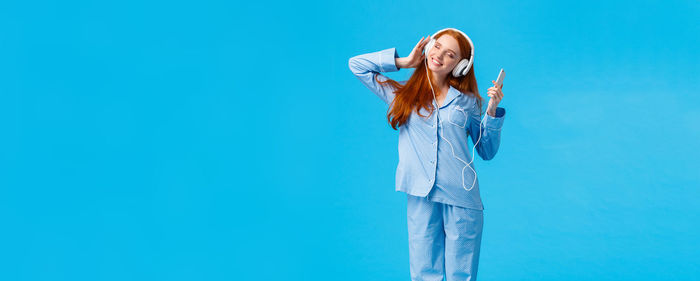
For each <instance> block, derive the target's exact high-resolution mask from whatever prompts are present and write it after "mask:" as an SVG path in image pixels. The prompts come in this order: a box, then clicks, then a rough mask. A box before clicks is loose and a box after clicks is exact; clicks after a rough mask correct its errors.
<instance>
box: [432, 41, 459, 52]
mask: <svg viewBox="0 0 700 281" xmlns="http://www.w3.org/2000/svg"><path fill="white" fill-rule="evenodd" d="M435 43H438V44H440V42H437V41H435ZM440 46H442V44H440ZM447 50H448V51H450V52H452V53H454V54H455V55H456V54H457V52H455V51H453V50H452V49H450V48H447Z"/></svg>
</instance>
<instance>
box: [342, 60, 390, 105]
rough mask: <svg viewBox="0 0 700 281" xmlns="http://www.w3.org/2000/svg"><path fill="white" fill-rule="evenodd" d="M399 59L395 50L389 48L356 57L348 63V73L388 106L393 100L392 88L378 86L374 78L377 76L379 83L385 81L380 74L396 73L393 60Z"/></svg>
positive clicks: (384, 85)
mask: <svg viewBox="0 0 700 281" xmlns="http://www.w3.org/2000/svg"><path fill="white" fill-rule="evenodd" d="M397 57H399V55H398V54H397V52H396V48H389V49H385V50H382V51H378V52H373V53H367V54H362V55H357V56H354V57H352V58H350V60H349V61H348V66H349V67H350V71H352V73H353V74H354V75H355V77H357V79H359V80H360V82H362V84H364V85H365V86H366V87H367V88H369V89H370V90H371V91H372V92H373V93H374V94H376V95H377V96H378V97H379V98H381V99H382V100H383V101H384V102H385V103H387V104H389V103H391V101H392V100H393V99H394V88H393V87H392V86H391V85H389V84H383V85H382V84H379V82H377V81H376V80H375V78H374V76H375V75H378V76H379V77H378V79H379V80H380V81H382V82H383V81H386V80H387V79H389V78H387V77H386V76H384V75H382V74H381V73H380V72H392V71H398V70H399V68H398V67H396V61H395V59H396V58H397Z"/></svg>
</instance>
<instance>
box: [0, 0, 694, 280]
mask: <svg viewBox="0 0 700 281" xmlns="http://www.w3.org/2000/svg"><path fill="white" fill-rule="evenodd" d="M485 2H487V1H483V2H477V1H468V2H467V1H461V2H448V1H381V0H372V1H369V0H361V1H317V2H311V1H309V2H297V1H280V2H265V1H248V2H237V1H233V2H231V1H206V2H204V1H149V2H142V1H71V2H66V1H38V2H37V1H11V2H3V3H2V4H0V36H1V38H2V39H1V40H0V131H1V132H2V133H1V135H0V159H1V160H0V222H2V225H3V227H2V231H1V232H0V238H1V240H0V241H1V242H0V279H2V280H408V279H409V271H408V270H409V268H408V242H407V232H406V231H407V230H406V209H405V208H406V202H405V201H406V196H405V194H403V193H399V192H396V191H394V172H395V168H396V164H397V162H398V158H397V157H398V155H397V137H398V135H397V132H396V131H394V130H392V129H391V128H390V126H389V125H388V123H387V122H386V116H385V114H386V112H385V106H384V104H383V103H382V102H381V100H380V99H379V98H377V97H376V96H374V95H373V94H372V93H371V92H370V91H369V90H368V89H366V88H365V87H364V86H363V85H362V84H361V83H360V82H359V81H358V80H357V79H356V78H355V77H354V76H353V75H352V73H351V72H350V70H349V69H348V64H347V62H348V59H349V58H350V57H352V56H355V55H358V54H362V53H368V52H374V51H379V50H382V49H386V48H390V47H396V48H397V50H398V53H399V55H401V56H406V55H408V53H409V52H410V50H411V49H412V48H413V46H415V44H416V43H417V42H418V40H419V39H420V37H422V36H426V35H430V34H432V33H433V32H435V31H437V30H438V29H441V28H444V27H456V28H459V29H461V30H463V31H465V32H466V33H467V34H469V35H470V37H471V38H472V39H473V40H474V43H475V44H476V61H475V69H476V74H477V80H478V82H479V86H480V90H481V94H482V95H484V96H486V94H485V91H486V89H487V88H488V87H489V86H490V85H491V83H490V81H491V80H493V79H495V78H496V75H497V74H498V70H499V69H500V68H504V69H505V70H506V72H507V77H506V79H505V82H504V89H503V90H504V94H505V96H504V99H503V101H502V102H501V106H503V107H505V108H506V109H507V111H508V113H507V115H506V120H505V123H504V128H503V132H502V143H501V147H500V150H499V152H498V154H497V155H496V158H495V159H493V160H491V161H483V160H481V159H478V158H477V160H476V165H477V167H478V168H477V169H478V172H479V177H480V183H481V192H482V193H481V195H482V199H483V202H484V206H485V213H484V216H485V225H484V236H483V243H482V255H481V260H480V267H479V280H690V279H696V278H698V276H700V269H699V267H698V264H700V257H699V255H698V252H700V245H699V243H698V241H697V237H698V235H699V234H700V226H699V225H698V221H699V220H700V218H699V217H698V214H699V213H700V204H698V199H699V198H700V191H699V190H698V188H699V187H700V166H699V165H698V160H697V159H698V157H699V156H700V150H699V149H698V148H699V147H698V140H700V126H698V122H700V111H699V110H698V106H700V85H699V82H698V80H699V79H698V77H699V76H698V73H700V69H699V65H700V55H699V52H698V49H697V48H698V43H700V42H699V41H700V40H699V36H698V34H700V21H699V20H698V18H700V4H699V3H698V2H697V1H663V3H662V1H580V2H571V1H538V2H535V1H498V2H494V1H488V2H489V3H490V4H486V3H485ZM410 74H411V71H410V70H401V71H400V72H397V73H390V74H388V75H389V76H390V77H392V78H394V79H397V80H399V79H407V78H408V77H409V75H410Z"/></svg>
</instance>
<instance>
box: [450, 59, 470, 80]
mask: <svg viewBox="0 0 700 281" xmlns="http://www.w3.org/2000/svg"><path fill="white" fill-rule="evenodd" d="M468 65H469V60H467V59H462V60H461V61H459V63H457V66H455V68H454V69H452V76H454V77H460V76H463V75H464V74H466V71H465V70H467V69H466V68H467V66H468Z"/></svg>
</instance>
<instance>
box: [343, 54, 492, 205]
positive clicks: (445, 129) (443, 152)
mask: <svg viewBox="0 0 700 281" xmlns="http://www.w3.org/2000/svg"><path fill="white" fill-rule="evenodd" d="M397 57H398V54H397V52H396V48H389V49H385V50H382V51H378V52H373V53H367V54H362V55H357V56H354V57H352V58H350V60H349V61H348V65H349V67H350V70H351V71H352V73H353V74H354V75H355V77H357V78H358V79H359V80H360V81H361V82H362V84H364V85H365V86H366V87H367V88H369V89H370V90H371V91H372V92H373V93H375V94H376V95H377V96H378V97H379V98H380V99H381V100H382V101H384V102H385V103H386V104H387V105H391V102H392V101H393V99H394V96H395V94H394V92H393V91H394V89H393V88H392V87H391V85H389V84H384V85H382V84H379V83H378V82H377V81H375V75H378V76H379V77H378V78H379V79H380V80H381V81H385V80H387V79H388V78H387V77H386V76H384V75H383V74H381V72H392V71H398V70H399V69H398V68H397V67H396V62H395V58H397ZM399 83H400V84H402V85H404V84H405V83H406V81H401V82H399ZM430 94H432V93H430ZM433 106H434V107H437V105H436V104H435V101H433ZM420 110H421V111H420V113H421V115H423V116H427V117H422V116H419V115H418V114H417V113H416V112H415V111H414V112H413V113H412V114H411V115H410V117H409V118H408V121H407V122H406V123H405V124H403V125H401V126H399V144H398V146H399V163H398V166H397V167H396V191H402V192H405V193H407V194H410V195H413V196H420V197H426V196H428V198H430V200H431V201H435V202H441V203H445V204H450V205H456V206H460V207H465V208H471V209H477V210H483V209H484V207H483V204H482V202H481V196H480V194H479V181H478V177H477V181H476V183H474V186H473V187H472V183H473V182H474V177H475V175H474V171H472V169H474V170H476V167H475V166H474V162H472V163H471V164H469V165H470V166H471V168H472V169H470V168H469V167H467V163H469V162H470V161H471V159H472V155H471V149H472V147H473V146H474V145H473V144H469V142H468V138H469V137H470V136H471V139H472V142H473V143H476V141H477V139H478V138H479V130H481V140H479V142H478V144H477V146H476V151H477V153H478V154H479V156H480V157H481V158H482V159H484V160H490V159H492V158H493V157H494V156H495V155H496V152H497V151H498V146H499V144H500V142H501V128H502V127H503V119H504V116H505V113H506V111H505V109H504V108H502V107H498V108H497V109H496V117H493V116H490V115H488V114H484V116H483V117H482V116H481V113H480V109H479V108H478V106H477V104H476V98H475V97H473V96H471V95H467V94H463V93H461V92H460V91H459V90H457V89H455V88H454V87H452V86H450V88H449V90H448V91H447V95H446V97H445V100H444V102H443V104H442V105H441V106H440V108H439V113H440V123H438V122H437V119H438V118H437V114H436V112H433V114H430V115H428V111H426V110H425V109H422V108H421V109H420ZM481 122H484V123H482V125H481V129H480V128H479V123H481ZM470 188H471V189H470ZM465 189H470V190H469V191H467V190H465ZM431 191H432V192H431Z"/></svg>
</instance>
